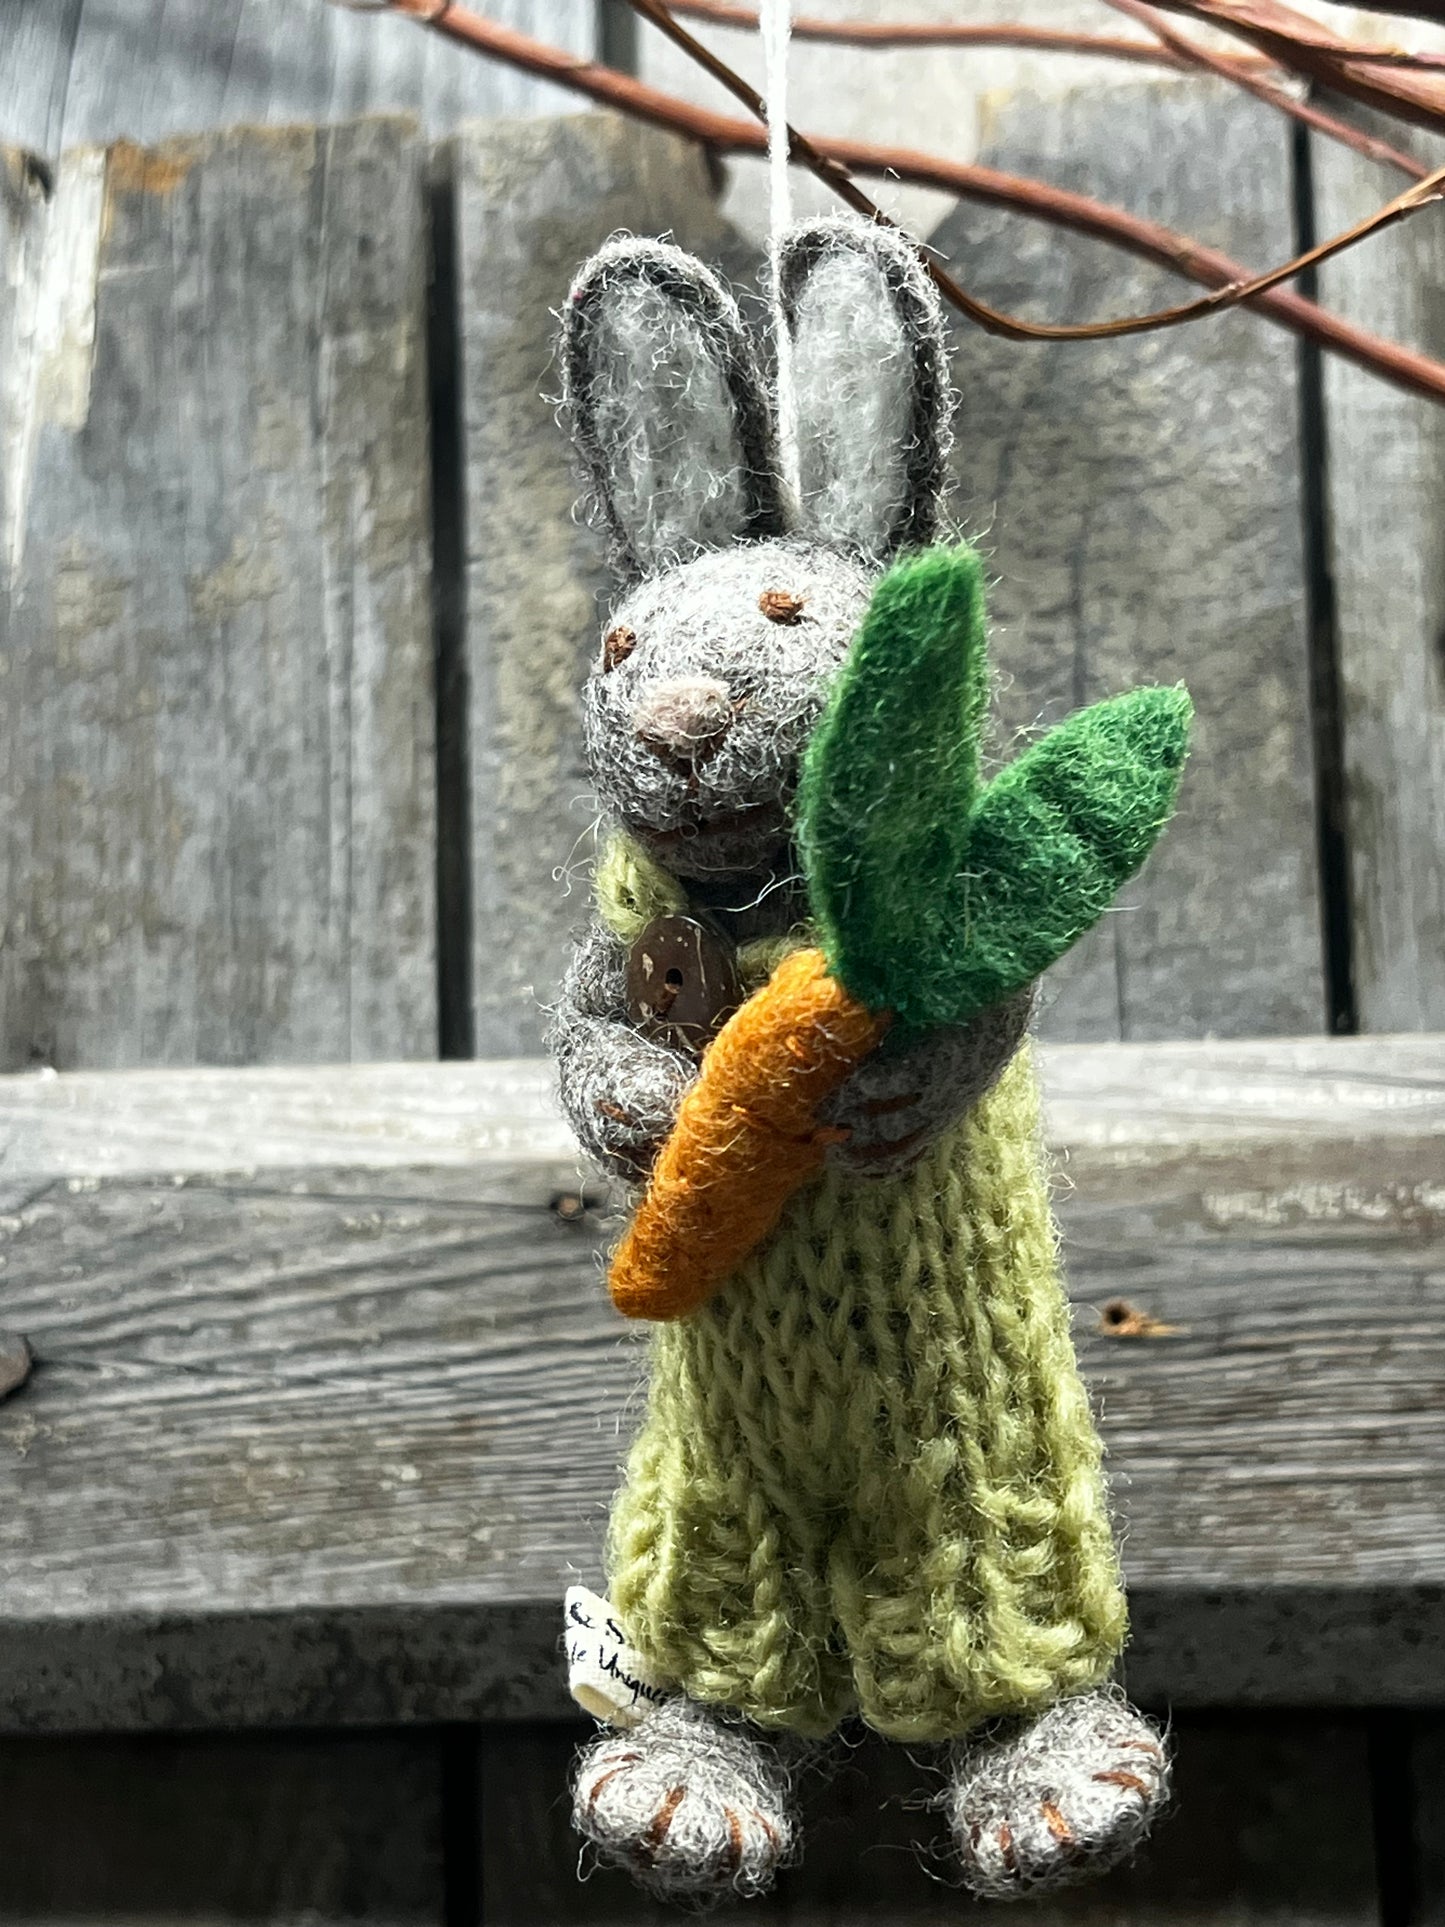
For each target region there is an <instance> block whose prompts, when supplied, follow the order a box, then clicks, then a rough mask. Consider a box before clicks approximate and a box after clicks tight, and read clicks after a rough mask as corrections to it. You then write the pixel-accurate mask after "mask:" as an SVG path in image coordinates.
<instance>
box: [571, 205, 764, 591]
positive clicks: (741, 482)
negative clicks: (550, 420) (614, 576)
mask: <svg viewBox="0 0 1445 1927" xmlns="http://www.w3.org/2000/svg"><path fill="white" fill-rule="evenodd" d="M562 370H563V380H564V401H565V403H566V407H567V412H568V416H569V419H570V425H571V430H572V439H573V442H574V443H575V445H576V448H577V451H578V453H579V455H580V456H581V458H582V462H583V464H584V466H585V468H586V470H587V475H588V479H589V481H590V482H591V484H592V487H593V490H594V491H595V493H596V496H597V501H598V504H599V506H600V508H601V510H602V514H603V518H604V519H605V521H606V523H607V527H608V529H609V532H610V533H611V536H612V542H613V554H614V561H615V562H616V564H617V565H618V567H619V569H620V571H621V573H622V574H624V575H640V574H643V573H647V572H650V571H652V570H655V569H658V568H661V567H663V566H665V565H666V564H667V563H669V562H672V561H676V560H681V559H686V558H687V557H689V556H692V555H695V554H697V553H698V552H699V551H700V550H702V549H711V548H722V547H725V546H727V545H728V544H729V543H732V542H735V541H737V540H738V539H739V538H740V537H745V536H759V535H773V534H778V533H781V531H782V527H783V514H782V504H781V492H780V489H779V484H778V479H777V453H776V444H775V440H774V429H773V416H772V410H771V408H770V406H769V403H768V400H767V395H766V391H765V389H764V387H763V383H762V380H761V377H760V376H759V373H758V367H757V363H756V361H755V359H754V357H753V352H752V349H751V347H750V346H749V344H748V340H747V336H746V334H745V333H744V330H743V323H742V316H741V315H740V314H739V312H738V307H737V303H736V302H735V301H734V300H733V298H732V296H731V295H730V294H728V293H727V291H726V290H725V289H724V288H723V286H722V284H721V283H720V282H719V281H718V280H717V279H716V277H715V276H714V275H712V274H710V273H709V271H708V270H707V269H706V268H705V267H704V266H703V265H702V263H701V262H700V261H697V260H694V259H693V257H692V256H691V255H690V254H684V253H683V252H682V250H681V249H680V248H674V247H669V246H667V245H666V244H665V243H663V242H660V241H642V240H631V239H622V240H616V241H609V242H608V243H607V245H606V247H604V248H602V249H601V251H600V252H599V253H597V254H595V255H593V257H592V259H591V260H590V261H589V262H588V263H587V265H586V266H585V267H584V268H583V270H582V272H581V273H580V274H579V275H578V277H577V280H576V282H575V283H574V284H573V287H572V291H571V294H570V295H569V297H568V301H567V311H566V314H565V315H564V317H563V322H562Z"/></svg>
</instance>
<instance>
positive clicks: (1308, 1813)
mask: <svg viewBox="0 0 1445 1927" xmlns="http://www.w3.org/2000/svg"><path fill="white" fill-rule="evenodd" d="M583 1730H584V1729H581V1728H573V1727H570V1726H561V1727H544V1726H523V1727H519V1728H506V1727H494V1728H490V1729H487V1730H486V1732H485V1734H484V1738H483V1748H484V1755H483V1758H484V1764H483V1770H482V1794H481V1811H482V1831H481V1839H482V1866H483V1874H482V1890H483V1895H484V1909H485V1911H484V1918H485V1919H486V1920H487V1921H488V1922H489V1923H491V1922H504V1923H506V1927H543V1923H547V1922H552V1921H557V1920H578V1921H588V1922H596V1923H599V1927H600V1924H601V1923H604V1922H605V1923H617V1927H621V1923H623V1922H630V1921H634V1920H652V1919H661V1918H662V1917H663V1910H662V1909H661V1908H652V1907H649V1905H648V1904H647V1902H645V1901H643V1900H641V1899H640V1898H639V1897H638V1895H637V1894H636V1891H635V1890H634V1889H633V1887H632V1885H631V1883H630V1882H629V1881H628V1880H627V1878H626V1876H624V1875H622V1874H618V1873H615V1872H612V1871H609V1870H607V1869H601V1868H592V1867H590V1866H589V1864H588V1861H587V1859H586V1857H585V1856H583V1857H582V1859H581V1871H584V1872H585V1873H586V1876H587V1877H586V1879H585V1881H581V1880H579V1849H578V1843H577V1841H576V1839H575V1837H574V1835H573V1834H572V1830H571V1827H570V1824H569V1820H568V1813H567V1803H566V1799H565V1788H566V1784H567V1774H568V1767H569V1764H570V1755H571V1753H572V1750H573V1748H574V1747H575V1746H576V1744H577V1741H578V1740H579V1738H581V1737H582V1733H583ZM1173 1738H1174V1744H1175V1748H1176V1782H1175V1785H1176V1797H1175V1800H1174V1804H1173V1807H1172V1809H1171V1811H1170V1812H1169V1813H1168V1814H1167V1815H1166V1817H1165V1818H1164V1820H1163V1821H1162V1822H1161V1823H1160V1824H1159V1826H1158V1827H1157V1829H1156V1830H1155V1834H1154V1837H1153V1839H1152V1840H1151V1841H1150V1842H1149V1844H1148V1845H1147V1846H1146V1847H1145V1848H1144V1849H1143V1851H1142V1852H1141V1853H1140V1854H1139V1856H1138V1858H1137V1859H1136V1860H1135V1861H1134V1863H1133V1864H1132V1865H1131V1866H1129V1867H1127V1868H1124V1869H1122V1870H1120V1871H1119V1872H1117V1873H1114V1874H1111V1875H1109V1876H1107V1877H1106V1878H1105V1879H1103V1880H1102V1881H1099V1882H1097V1883H1091V1884H1089V1885H1087V1886H1084V1887H1080V1888H1077V1889H1075V1890H1073V1891H1071V1892H1068V1893H1065V1894H1061V1895H1057V1896H1052V1897H1049V1898H1047V1899H1044V1900H1041V1901H1036V1902H1033V1903H1031V1905H1030V1910H1029V1918H1030V1920H1037V1921H1039V1922H1041V1923H1044V1924H1045V1927H1054V1923H1059V1924H1060V1927H1063V1923H1068V1922H1075V1921H1077V1922H1080V1923H1090V1924H1091V1927H1093V1924H1095V1923H1097V1924H1098V1927H1103V1923H1110V1924H1111V1927H1124V1924H1125V1923H1135V1922H1138V1923H1144V1922H1148V1921H1157V1920H1160V1919H1167V1920H1169V1921H1171V1922H1174V1923H1177V1927H1206V1924H1207V1927H1223V1923H1225V1922H1230V1923H1238V1924H1239V1927H1244V1923H1246V1922H1261V1923H1262V1922H1266V1921H1268V1922H1271V1923H1277V1927H1306V1924H1307V1923H1309V1924H1310V1927H1337V1923H1338V1924H1339V1927H1344V1923H1347V1922H1352V1923H1357V1924H1358V1927H1366V1923H1373V1922H1375V1921H1376V1920H1377V1919H1378V1918H1379V1896H1378V1892H1377V1886H1376V1878H1375V1843H1374V1839H1373V1826H1372V1813H1371V1789H1370V1777H1369V1762H1368V1746H1367V1735H1366V1723H1365V1721H1364V1720H1324V1719H1319V1718H1308V1717H1301V1716H1288V1715H1285V1716H1279V1715H1276V1716H1273V1717H1270V1718H1261V1717H1259V1716H1257V1715H1256V1716H1254V1717H1248V1716H1244V1717H1241V1716H1238V1715H1235V1716H1228V1717H1218V1716H1215V1717H1208V1716H1202V1715H1199V1714H1193V1715H1185V1716H1182V1717H1181V1718H1180V1719H1179V1720H1178V1721H1177V1722H1176V1723H1175V1725H1174V1732H1173ZM834 1765H835V1767H836V1771H835V1773H834V1774H833V1775H831V1776H830V1777H828V1778H827V1779H826V1780H825V1781H822V1782H820V1781H819V1780H818V1779H810V1780H809V1781H808V1782H805V1797H804V1814H805V1838H804V1853H803V1860H802V1864H801V1865H800V1866H798V1867H796V1868H794V1869H791V1870H789V1871H788V1872H786V1873H785V1874H784V1875H783V1876H782V1877H781V1879H780V1881H779V1883H778V1886H777V1889H776V1890H775V1892H774V1893H773V1894H771V1895H769V1896H768V1897H767V1898H766V1899H765V1900H762V1901H759V1902H753V1903H747V1906H746V1909H745V1910H744V1908H743V1907H741V1906H736V1905H734V1906H731V1907H724V1908H723V1909H722V1910H721V1912H720V1914H719V1915H718V1916H717V1917H718V1918H722V1919H728V1918H732V1917H734V1916H738V1917H741V1916H742V1915H743V1913H744V1911H745V1912H746V1917H747V1918H748V1919H757V1920H776V1921H779V1922H783V1921H786V1922H788V1923H790V1927H844V1924H845V1923H851V1922H856V1921H879V1922H902V1921H907V1922H910V1923H916V1927H951V1923H953V1922H955V1921H956V1920H957V1919H958V1917H959V1912H960V1908H961V1907H965V1906H966V1907H967V1910H968V1914H969V1916H970V1917H971V1918H979V1919H994V1918H997V1919H1000V1920H1003V1919H1009V1920H1012V1919H1016V1918H1017V1915H1016V1914H1015V1913H1012V1912H1010V1911H1008V1910H1007V1909H1006V1908H1003V1907H999V1906H991V1907H989V1906H978V1905H976V1904H974V1903H969V1902H967V1901H965V1900H964V1898H963V1896H961V1895H960V1893H959V1892H958V1891H957V1889H956V1887H955V1886H954V1885H952V1884H951V1882H950V1879H949V1869H948V1862H947V1855H946V1843H945V1841H944V1839H943V1838H942V1837H941V1823H940V1821H939V1818H938V1816H937V1815H936V1814H935V1813H932V1812H930V1811H928V1810H927V1808H926V1806H925V1804H924V1803H925V1802H926V1801H927V1799H928V1798H929V1797H930V1796H931V1795H933V1794H934V1793H936V1792H937V1791H938V1788H939V1762H938V1757H937V1754H936V1752H935V1751H933V1750H931V1749H927V1748H904V1747H898V1746H892V1747H890V1746H887V1745H885V1744H883V1743H882V1742H880V1741H877V1740H872V1739H869V1740H866V1741H864V1742H863V1743H862V1744H861V1745H859V1746H858V1747H857V1748H856V1750H854V1749H850V1750H847V1751H843V1752H840V1754H839V1756H838V1757H837V1759H836V1760H835V1762H834Z"/></svg>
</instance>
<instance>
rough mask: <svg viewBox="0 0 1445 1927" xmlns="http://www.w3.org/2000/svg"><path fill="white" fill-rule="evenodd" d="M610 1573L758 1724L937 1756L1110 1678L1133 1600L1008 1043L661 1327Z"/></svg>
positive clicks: (645, 1643)
mask: <svg viewBox="0 0 1445 1927" xmlns="http://www.w3.org/2000/svg"><path fill="white" fill-rule="evenodd" d="M608 1563H609V1571H610V1583H611V1588H612V1592H611V1596H612V1600H613V1603H614V1605H615V1606H616V1608H617V1610H618V1612H619V1614H620V1616H621V1618H622V1621H623V1623H624V1624H625V1626H626V1628H627V1632H628V1637H629V1638H630V1639H631V1640H632V1641H633V1642H634V1643H635V1644H636V1645H637V1647H638V1648H639V1650H641V1651H642V1652H644V1653H645V1654H646V1655H647V1657H648V1659H649V1660H650V1661H651V1662H652V1664H654V1665H656V1666H658V1667H660V1668H661V1669H662V1670H664V1671H665V1672H667V1673H669V1674H671V1675H672V1676H673V1677H674V1678H676V1679H677V1680H678V1681H679V1683H680V1685H681V1686H682V1688H683V1689H684V1691H686V1692H687V1693H688V1694H689V1695H691V1696H692V1697H693V1698H694V1699H698V1700H702V1701H706V1702H711V1703H715V1704H719V1705H723V1706H728V1707H732V1708H735V1709H736V1710H738V1711H740V1712H742V1713H745V1714H747V1715H749V1716H750V1717H751V1718H753V1719H755V1720H757V1721H759V1722H761V1723H763V1724H765V1725H772V1726H779V1727H786V1728H791V1729H794V1730H796V1731H799V1732H803V1733H809V1734H823V1733H826V1732H828V1731H829V1730H831V1729H832V1728H833V1727H834V1726H835V1725H836V1724H837V1722H838V1721H839V1720H841V1719H843V1718H844V1717H845V1716H847V1715H848V1714H850V1713H852V1712H854V1711H855V1710H856V1711H857V1712H859V1713H861V1715H862V1717H863V1718H864V1719H865V1720H866V1721H867V1722H868V1723H869V1724H870V1725H871V1726H873V1727H875V1728H876V1729H877V1730H878V1731H879V1732H882V1733H885V1734H889V1735H892V1736H893V1737H895V1738H898V1739H902V1740H915V1741H924V1740H942V1739H947V1738H951V1737H955V1736H957V1735H960V1734H962V1733H965V1732H967V1731H968V1730H969V1729H970V1728H971V1727H973V1726H974V1725H976V1724H977V1723H978V1722H979V1721H981V1720H984V1719H987V1718H989V1717H991V1716H993V1715H996V1714H1003V1713H1026V1712H1029V1711H1031V1710H1035V1709H1038V1708H1042V1707H1043V1706H1045V1705H1047V1704H1049V1703H1050V1702H1051V1701H1053V1700H1055V1699H1057V1698H1058V1697H1060V1696H1061V1695H1063V1694H1066V1693H1072V1692H1078V1691H1081V1690H1083V1689H1085V1688H1087V1687H1089V1686H1092V1685H1095V1684H1097V1683H1098V1682H1099V1681H1100V1680H1101V1679H1103V1678H1104V1676H1105V1675H1106V1674H1107V1673H1108V1671H1109V1669H1110V1666H1111V1665H1112V1663H1113V1661H1114V1659H1115V1658H1116V1657H1117V1655H1118V1653H1119V1651H1120V1650H1121V1647H1122V1645H1123V1640H1124V1633H1125V1608H1124V1601H1123V1596H1122V1593H1121V1590H1120V1586H1119V1579H1118V1572H1117V1566H1116V1560H1115V1554H1114V1549H1113V1544H1112V1539H1111V1534H1110V1530H1109V1522H1108V1517H1107V1508H1106V1503H1105V1495H1104V1486H1103V1479H1102V1473H1101V1467H1100V1446H1099V1441H1098V1438H1097V1435H1096V1433H1095V1431H1094V1427H1093V1424H1092V1421H1091V1418H1090V1413H1089V1407H1088V1401H1087V1398H1086V1395H1085V1393H1084V1390H1083V1386H1082V1384H1081V1382H1080V1379H1079V1374H1078V1368H1077V1365H1076V1362H1075V1359H1074V1353H1073V1347H1072V1344H1071V1342H1070V1336H1069V1320H1068V1308H1067V1304H1066V1301H1065V1299H1064V1295H1063V1292H1062V1290H1061V1288H1060V1284H1059V1276H1058V1266H1057V1259H1056V1252H1055V1236H1054V1229H1053V1224H1052V1219H1051V1216H1050V1212H1049V1205H1048V1198H1047V1194H1046V1187H1045V1181H1044V1174H1043V1164H1042V1153H1041V1146H1040V1141H1039V1126H1038V1109H1037V1095H1036V1087H1035V1080H1034V1072H1033V1067H1032V1063H1031V1059H1030V1056H1029V1053H1028V1051H1027V1049H1025V1050H1023V1051H1021V1052H1020V1053H1019V1054H1018V1055H1017V1056H1015V1058H1014V1059H1013V1062H1012V1063H1011V1064H1010V1066H1009V1068H1008V1069H1007V1070H1006V1071H1005V1072H1004V1074H1003V1077H1002V1078H1001V1079H1000V1081H999V1082H998V1084H997V1085H996V1086H995V1088H994V1089H993V1090H992V1092H991V1093H990V1094H989V1095H988V1096H986V1097H985V1098H983V1099H982V1100H981V1101H980V1103H979V1104H978V1105H977V1106H976V1107H975V1108H974V1110H973V1111H972V1112H971V1113H970V1114H969V1116H968V1117H967V1119H966V1120H965V1121H964V1123H963V1124H962V1125H961V1126H960V1127H958V1128H957V1129H955V1130H954V1131H953V1132H952V1133H951V1134H950V1135H948V1136H946V1137H945V1138H943V1139H942V1140H940V1141H939V1142H938V1143H937V1144H936V1145H935V1146H934V1147H933V1149H932V1150H931V1151H929V1152H928V1153H926V1154H925V1156H924V1157H923V1159H922V1160H921V1161H920V1162H919V1163H918V1164H917V1165H916V1166H914V1167H913V1168H912V1169H911V1170H910V1171H908V1172H906V1173H904V1174H903V1175H901V1176H896V1177H890V1178H881V1179H880V1178H871V1179H868V1178H865V1179H859V1178H853V1177H850V1176H847V1175H845V1174H843V1173H841V1172H838V1171H834V1170H828V1171H825V1173H824V1174H823V1176H822V1177H821V1178H819V1179H818V1180H817V1181H816V1182H814V1183H813V1184H811V1185H810V1186H808V1187H807V1188H806V1189H804V1190H802V1191H800V1192H798V1193H796V1194H795V1195H794V1197H793V1198H792V1199H791V1201H790V1202H789V1204H788V1206H787V1207H786V1210H785V1211H784V1213H783V1216H782V1220H781V1222H780V1224H779V1225H778V1228H777V1230H776V1231H775V1232H774V1233H773V1235H772V1237H771V1238H769V1239H768V1240H767V1242H766V1243H765V1244H764V1245H763V1246H761V1247H760V1248H759V1249H758V1250H757V1251H756V1252H755V1253H754V1254H753V1256H752V1257H751V1258H750V1259H749V1260H748V1261H747V1263H746V1264H745V1265H744V1266H743V1267H742V1268H741V1269H740V1270H739V1271H738V1272H737V1273H736V1274H735V1275H734V1276H733V1277H732V1278H731V1279H730V1280H729V1283H728V1287H727V1289H726V1291H724V1292H722V1293H721V1294H719V1295H718V1296H717V1297H716V1298H714V1299H712V1300H711V1301H710V1302H709V1303H708V1304H706V1305H705V1306H704V1307H703V1308H702V1309H701V1310H700V1311H698V1312H696V1313H695V1314H694V1315H693V1316H692V1317H690V1318H687V1319H684V1320H681V1321H679V1322H677V1323H673V1324H667V1325H661V1326H659V1327H658V1328H657V1329H656V1332H655V1334H654V1337H653V1341H652V1358H651V1386H650V1393H649V1400H648V1408H647V1414H646V1418H645V1420H644V1422H643V1426H642V1429H641V1432H640V1434H639V1435H638V1438H637V1440H636V1442H635V1444H634V1446H633V1448H632V1451H631V1453H630V1456H629V1458H628V1463H627V1474H626V1479H625V1483H624V1485H623V1488H622V1490H621V1492H620V1493H619V1495H618V1497H617V1500H616V1502H615V1505H614V1508H613V1513H612V1521H611V1528H610V1533H609V1555H608Z"/></svg>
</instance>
